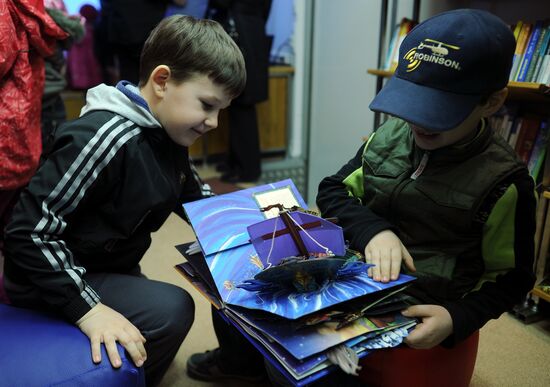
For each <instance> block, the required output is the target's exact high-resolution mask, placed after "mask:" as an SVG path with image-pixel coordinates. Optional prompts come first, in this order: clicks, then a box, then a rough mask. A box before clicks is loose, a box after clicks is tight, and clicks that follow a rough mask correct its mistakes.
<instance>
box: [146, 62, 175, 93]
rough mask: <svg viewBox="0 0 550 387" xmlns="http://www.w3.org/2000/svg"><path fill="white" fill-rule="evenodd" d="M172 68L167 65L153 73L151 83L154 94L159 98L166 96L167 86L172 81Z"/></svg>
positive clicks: (160, 66) (158, 67)
mask: <svg viewBox="0 0 550 387" xmlns="http://www.w3.org/2000/svg"><path fill="white" fill-rule="evenodd" d="M171 75H172V74H171V72H170V67H168V66H166V65H158V66H157V67H155V69H154V70H153V71H152V72H151V75H150V76H149V80H150V81H151V86H152V87H153V92H154V93H155V95H156V96H157V97H159V98H162V97H163V96H164V93H165V92H166V85H167V83H168V81H169V80H170V76H171Z"/></svg>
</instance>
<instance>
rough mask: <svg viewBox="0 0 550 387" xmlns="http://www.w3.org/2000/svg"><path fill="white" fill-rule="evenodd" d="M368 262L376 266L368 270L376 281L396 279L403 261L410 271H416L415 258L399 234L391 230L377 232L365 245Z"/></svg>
mask: <svg viewBox="0 0 550 387" xmlns="http://www.w3.org/2000/svg"><path fill="white" fill-rule="evenodd" d="M365 259H366V261H367V263H372V264H374V265H375V266H374V267H371V268H370V269H369V271H368V273H369V277H372V279H374V280H375V281H382V282H388V281H390V280H392V281H393V280H396V279H397V277H399V272H400V271H401V261H403V262H404V263H405V266H406V267H407V269H409V270H410V271H416V268H415V267H414V263H413V259H412V257H411V255H410V254H409V252H408V251H407V249H406V248H405V246H403V243H401V241H400V240H399V238H398V237H397V235H395V234H394V233H393V231H390V230H384V231H382V232H379V233H378V234H376V235H375V236H374V237H373V238H372V239H371V240H370V242H369V243H368V245H367V247H365Z"/></svg>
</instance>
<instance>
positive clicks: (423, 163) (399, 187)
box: [389, 151, 430, 222]
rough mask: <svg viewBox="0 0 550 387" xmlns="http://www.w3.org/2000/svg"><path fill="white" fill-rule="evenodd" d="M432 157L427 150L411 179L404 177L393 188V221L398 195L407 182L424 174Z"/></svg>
mask: <svg viewBox="0 0 550 387" xmlns="http://www.w3.org/2000/svg"><path fill="white" fill-rule="evenodd" d="M429 158H430V152H429V151H425V152H424V154H423V155H422V159H420V163H419V164H418V166H417V167H416V170H415V171H414V172H413V173H412V174H411V175H410V176H409V179H404V180H403V181H401V182H400V183H398V184H397V186H396V187H395V189H394V190H393V192H392V194H391V196H390V211H389V212H390V217H391V220H392V222H393V220H394V210H393V208H394V203H395V200H396V197H397V196H398V195H399V193H401V191H402V190H403V189H404V188H405V186H406V185H407V184H409V183H410V182H411V180H416V179H417V178H418V177H419V176H420V175H422V172H424V170H425V169H426V166H427V165H428V160H429Z"/></svg>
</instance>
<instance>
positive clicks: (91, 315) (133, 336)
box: [76, 304, 147, 368]
mask: <svg viewBox="0 0 550 387" xmlns="http://www.w3.org/2000/svg"><path fill="white" fill-rule="evenodd" d="M76 325H78V327H79V328H80V330H81V331H82V332H84V334H86V336H88V338H89V339H90V345H91V347H92V359H93V362H94V363H99V362H101V343H104V344H105V349H106V350H107V354H108V355H109V360H110V361H111V364H112V365H113V367H115V368H119V367H120V366H121V365H122V361H121V360H120V354H119V353H118V349H117V346H116V342H117V341H118V342H119V343H120V344H121V345H122V346H123V347H124V348H125V349H126V350H127V351H128V353H129V354H130V357H131V358H132V360H133V361H134V363H135V364H136V366H138V367H141V366H142V365H143V363H144V362H145V360H146V359H147V353H146V352H145V347H144V346H143V343H145V338H144V337H143V336H142V335H141V333H140V332H139V330H138V329H137V328H136V327H135V326H134V325H133V324H132V323H131V322H130V321H128V320H127V319H126V318H125V317H124V316H123V315H121V314H120V313H118V312H117V311H115V310H114V309H111V308H109V307H108V306H106V305H103V304H97V305H96V306H94V307H93V308H92V309H91V310H90V311H89V312H88V313H86V314H85V315H84V316H82V318H81V319H80V320H78V321H77V322H76Z"/></svg>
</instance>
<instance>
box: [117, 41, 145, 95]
mask: <svg viewBox="0 0 550 387" xmlns="http://www.w3.org/2000/svg"><path fill="white" fill-rule="evenodd" d="M142 47H143V44H127V45H123V44H118V45H115V46H114V52H115V54H116V56H117V58H118V66H119V76H120V80H123V81H130V82H132V83H133V84H134V85H137V84H138V82H139V58H140V55H141V48H142Z"/></svg>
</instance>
